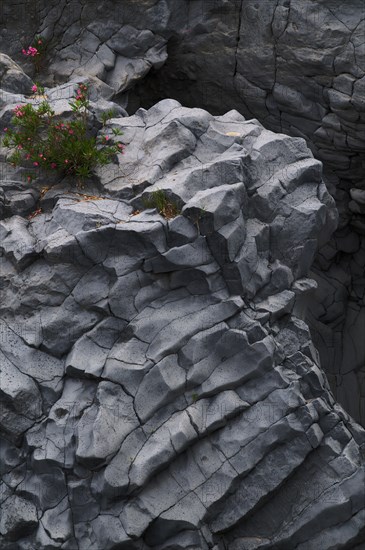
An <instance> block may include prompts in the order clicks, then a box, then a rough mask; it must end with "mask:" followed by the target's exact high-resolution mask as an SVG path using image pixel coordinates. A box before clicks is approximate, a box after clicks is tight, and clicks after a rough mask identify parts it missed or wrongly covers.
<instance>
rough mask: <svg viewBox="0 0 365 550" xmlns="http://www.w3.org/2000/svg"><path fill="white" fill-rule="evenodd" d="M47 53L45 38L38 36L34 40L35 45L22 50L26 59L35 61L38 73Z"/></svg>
mask: <svg viewBox="0 0 365 550" xmlns="http://www.w3.org/2000/svg"><path fill="white" fill-rule="evenodd" d="M45 53H46V45H45V43H44V40H43V38H42V37H41V36H38V35H37V36H36V37H35V38H34V41H33V44H32V45H31V46H28V48H27V49H25V48H23V49H22V54H23V55H25V56H26V57H30V58H31V60H32V61H33V63H34V67H35V70H36V72H39V69H40V66H41V62H42V60H43V58H44V56H45Z"/></svg>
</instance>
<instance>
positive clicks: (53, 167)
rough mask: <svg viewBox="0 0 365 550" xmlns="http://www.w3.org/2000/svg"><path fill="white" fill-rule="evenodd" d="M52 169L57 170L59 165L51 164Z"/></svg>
mask: <svg viewBox="0 0 365 550" xmlns="http://www.w3.org/2000/svg"><path fill="white" fill-rule="evenodd" d="M51 168H52V169H53V170H54V169H55V168H57V164H56V163H55V162H51Z"/></svg>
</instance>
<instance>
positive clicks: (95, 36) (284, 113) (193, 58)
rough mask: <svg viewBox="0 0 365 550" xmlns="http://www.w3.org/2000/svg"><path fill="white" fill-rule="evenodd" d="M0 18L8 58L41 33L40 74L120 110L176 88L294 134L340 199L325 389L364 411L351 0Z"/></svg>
mask: <svg viewBox="0 0 365 550" xmlns="http://www.w3.org/2000/svg"><path fill="white" fill-rule="evenodd" d="M0 21H1V22H2V25H1V28H0V36H1V37H2V43H3V48H4V51H5V52H6V53H8V54H10V55H11V56H12V57H14V59H16V60H17V61H21V62H22V63H24V61H25V60H24V57H22V56H21V54H20V52H21V49H22V47H25V46H27V45H28V43H29V41H31V40H32V39H33V37H34V35H35V34H36V33H41V34H42V36H43V37H44V38H45V39H46V40H47V41H48V43H49V49H48V54H47V60H46V61H47V64H45V65H44V72H43V75H42V77H43V78H46V79H47V80H48V84H49V85H51V84H54V83H55V82H56V83H59V82H60V81H62V82H63V81H66V80H67V79H69V78H70V77H72V76H75V75H80V74H83V75H86V76H88V77H89V76H90V75H93V76H94V81H98V82H99V84H100V85H101V84H103V87H104V92H105V94H106V95H107V96H108V97H107V99H111V98H113V97H116V98H117V100H118V102H119V103H120V104H121V105H122V106H123V107H126V108H127V109H128V112H129V113H133V112H134V111H135V109H136V108H137V107H138V106H139V105H142V106H144V107H149V106H152V105H153V104H154V103H156V102H157V101H159V100H160V99H162V98H174V99H176V100H178V101H180V102H181V103H182V104H184V105H185V106H189V107H194V108H195V107H201V108H204V109H207V110H208V111H209V112H212V113H213V114H216V115H221V114H224V113H225V112H227V111H229V110H230V109H236V110H238V111H239V112H241V113H242V114H243V115H244V116H245V117H247V118H257V119H258V120H259V121H260V122H261V123H262V124H263V125H264V126H265V127H266V128H268V129H270V130H272V131H275V132H281V133H285V134H288V135H291V136H299V137H302V138H304V139H305V140H306V142H307V145H308V146H309V147H310V148H311V150H312V152H313V154H314V156H315V157H316V158H318V159H319V160H321V161H322V162H323V163H324V168H325V174H324V176H325V180H326V185H327V187H328V189H329V190H330V192H331V194H332V196H333V197H334V198H335V200H336V205H337V209H338V211H339V225H338V229H337V231H336V232H335V233H334V234H333V237H332V238H331V240H330V241H328V243H326V245H325V246H324V247H323V249H321V250H320V251H319V254H318V255H317V258H316V260H315V262H314V265H313V269H312V274H311V277H312V278H314V279H315V280H316V282H317V285H318V288H317V290H316V292H315V294H314V299H313V300H312V303H311V305H310V306H309V307H310V313H309V314H308V322H309V323H310V327H311V331H312V335H313V338H314V340H315V343H316V346H317V348H318V350H319V353H320V356H321V361H322V366H323V368H324V369H325V371H326V373H327V376H328V378H329V381H330V384H331V387H332V390H333V391H334V393H335V396H336V398H337V399H338V400H339V401H340V402H341V403H342V404H343V406H345V408H346V409H347V410H348V411H349V412H350V414H351V415H352V416H353V417H354V418H355V419H356V420H357V421H360V422H362V423H363V425H365V372H364V359H365V348H364V339H363V337H362V335H363V331H364V326H365V308H364V292H365V280H364V271H365V240H364V239H365V237H364V231H365V222H364V214H365V210H364V208H365V199H364V193H365V179H364V173H365V164H364V153H365V141H364V132H365V126H364V125H365V105H364V99H363V98H364V91H365V60H364V41H363V36H364V25H365V11H364V2H363V0H351V2H350V3H349V2H343V1H342V0H341V1H340V0H321V2H318V1H317V0H260V2H257V1H256V0H158V1H155V0H139V1H138V2H136V1H135V0H123V2H117V3H116V2H112V1H110V0H103V1H100V0H98V1H97V2H96V1H94V0H91V1H90V0H87V1H86V0H57V1H56V0H39V1H38V2H33V3H32V5H31V6H29V3H25V2H22V1H21V0H20V1H18V2H16V3H14V2H3V5H2V10H0ZM31 68H32V67H31V64H30V63H28V64H27V70H31Z"/></svg>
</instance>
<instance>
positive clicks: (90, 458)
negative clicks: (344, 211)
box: [0, 87, 365, 550]
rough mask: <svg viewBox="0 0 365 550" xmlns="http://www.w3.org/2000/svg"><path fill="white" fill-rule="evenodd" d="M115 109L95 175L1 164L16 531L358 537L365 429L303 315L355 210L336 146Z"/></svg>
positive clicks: (10, 475) (162, 538) (4, 339)
mask: <svg viewBox="0 0 365 550" xmlns="http://www.w3.org/2000/svg"><path fill="white" fill-rule="evenodd" d="M65 89H66V88H65V87H61V88H58V89H55V90H53V92H51V91H49V92H48V93H49V95H50V97H53V98H54V99H53V100H52V105H53V106H54V108H55V109H58V110H59V111H60V112H62V109H65V107H64V103H63V104H62V101H63V102H64V100H63V99H62V97H63V95H64V94H65V93H67V91H65ZM6 97H7V103H8V107H7V108H4V109H3V110H2V111H1V113H0V118H2V121H6V120H7V116H8V113H9V108H11V106H12V105H13V104H14V103H18V102H19V96H16V95H12V94H10V93H9V94H8V95H7V96H6ZM20 100H23V101H24V98H20ZM103 101H104V100H103ZM60 102H61V103H60ZM62 105H63V107H62ZM96 106H97V104H96ZM114 127H117V128H120V129H121V130H122V131H123V141H124V143H126V145H127V147H126V149H125V154H124V155H118V163H116V164H110V165H108V166H107V167H104V168H103V169H100V170H99V171H98V173H97V177H96V178H95V181H94V182H90V183H89V188H88V189H87V190H83V191H82V190H77V189H76V188H75V187H72V182H71V183H70V182H67V181H66V180H64V181H62V182H59V183H57V184H56V185H54V186H53V187H51V188H50V189H49V190H48V191H46V190H44V189H43V191H42V192H41V189H40V188H41V186H42V185H43V184H44V182H42V180H41V179H39V181H38V182H36V183H37V185H35V187H34V189H29V187H28V186H25V185H24V184H22V183H21V178H22V172H21V171H15V170H13V169H12V168H11V167H10V168H9V169H8V170H7V173H6V174H7V175H6V177H7V178H8V179H6V181H4V182H3V188H4V191H5V195H6V197H7V194H8V191H9V189H10V191H13V192H14V194H15V199H14V200H12V199H13V195H11V200H10V201H9V204H8V203H7V202H6V200H5V212H4V216H3V219H2V221H1V222H0V235H1V252H2V259H1V268H2V273H1V288H2V296H3V300H2V305H1V309H0V313H1V319H2V320H1V333H0V334H1V341H0V347H1V353H2V358H3V360H2V364H3V365H4V366H3V373H2V390H1V391H2V395H1V402H2V409H1V432H2V436H3V437H2V438H3V445H2V446H1V456H2V461H1V464H2V493H1V498H2V503H3V508H4V509H5V513H4V514H3V516H2V518H1V523H0V533H1V547H2V548H4V549H6V550H15V549H20V550H23V549H24V550H29V549H33V548H37V549H38V548H39V549H56V548H60V549H75V550H76V549H77V550H86V549H87V550H101V549H103V550H108V549H114V550H116V549H126V550H182V549H186V550H187V549H189V550H192V549H196V550H204V549H208V548H210V549H214V550H226V549H229V550H253V549H261V550H263V549H271V548H275V549H278V550H279V549H282V550H285V549H289V548H290V549H291V548H296V549H298V550H308V549H313V550H314V549H316V550H317V549H318V548H320V549H321V550H329V549H333V548H336V549H358V550H359V549H360V547H361V544H362V543H363V542H364V540H365V538H364V537H365V532H364V516H365V510H364V489H363V488H364V460H363V452H364V444H365V434H364V430H363V429H362V428H360V426H358V425H357V424H356V423H355V422H354V421H353V419H352V418H351V417H350V416H349V415H348V414H347V413H346V412H345V411H344V410H343V409H342V407H341V406H340V405H338V404H337V403H336V401H335V399H334V398H333V394H332V393H331V391H330V389H329V385H328V382H327V379H326V376H325V375H324V373H323V371H322V370H321V368H320V366H319V359H318V355H317V352H316V350H315V347H314V346H313V344H312V341H311V336H310V333H309V330H308V326H307V325H306V323H305V321H304V319H305V315H306V302H307V295H308V294H310V293H311V292H313V291H314V289H315V287H316V284H315V282H314V281H313V280H312V279H311V278H309V277H308V273H309V270H310V267H311V264H312V262H313V258H314V256H315V254H316V250H317V247H318V246H320V245H321V244H323V243H325V242H326V241H328V239H329V237H330V235H331V233H332V231H333V230H334V228H335V226H336V222H337V213H336V210H335V208H334V202H333V199H332V198H331V197H330V195H329V194H328V192H327V189H326V186H325V184H324V183H323V181H322V169H321V163H320V162H319V161H317V160H315V159H314V158H313V155H312V153H311V152H310V151H309V149H308V148H307V146H306V144H305V141H304V140H303V139H301V138H291V137H288V136H286V135H283V134H274V133H272V132H271V131H268V130H266V129H265V128H264V127H263V126H262V125H261V124H260V123H259V122H258V121H257V120H245V119H244V118H243V116H242V115H240V114H239V113H238V112H237V111H234V110H232V111H230V112H228V113H226V114H225V115H223V116H212V115H211V114H209V113H208V112H206V111H204V110H201V109H189V108H184V107H182V106H181V105H180V104H179V103H178V102H177V101H174V100H165V101H162V102H160V103H158V104H157V105H155V106H154V107H152V108H151V109H149V110H148V111H146V110H143V109H140V110H139V111H138V112H137V113H136V114H135V115H134V116H131V117H123V116H120V117H117V118H114V119H112V120H111V121H110V122H109V123H108V131H109V132H110V136H112V128H114ZM7 181H9V182H10V183H9V187H8V186H7V183H6V182H7ZM14 181H18V189H17V190H14V188H13V187H12V186H13V185H14ZM12 182H13V183H12ZM155 190H160V191H161V190H164V193H165V196H166V197H167V200H169V201H173V202H174V203H175V204H176V208H178V210H179V213H178V214H177V215H176V216H175V217H173V218H172V219H165V218H164V217H162V216H161V215H160V214H159V213H158V212H157V211H156V210H155V209H145V207H144V204H145V202H144V199H146V198H148V197H153V194H152V193H153V191H155ZM15 191H17V193H15ZM22 193H23V194H27V195H29V194H31V195H32V196H33V197H34V200H35V202H36V204H35V207H39V206H40V207H41V208H42V213H41V214H39V215H37V216H35V217H31V218H30V219H29V218H28V217H27V212H28V210H27V208H28V207H29V205H28V203H27V202H26V200H24V201H22V200H20V199H19V195H21V194H22ZM88 193H90V194H91V193H92V195H88ZM95 196H97V198H95Z"/></svg>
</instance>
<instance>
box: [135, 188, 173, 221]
mask: <svg viewBox="0 0 365 550" xmlns="http://www.w3.org/2000/svg"><path fill="white" fill-rule="evenodd" d="M142 200H143V205H144V207H145V208H156V210H157V211H158V212H159V214H161V216H163V217H164V218H167V219H171V218H176V216H178V215H179V214H180V212H181V209H180V208H179V206H178V205H177V204H176V203H175V202H174V201H172V200H170V199H169V198H168V197H167V196H166V193H165V191H164V190H163V189H157V190H156V191H152V193H151V194H150V195H149V197H148V198H147V197H143V199H142Z"/></svg>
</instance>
